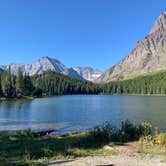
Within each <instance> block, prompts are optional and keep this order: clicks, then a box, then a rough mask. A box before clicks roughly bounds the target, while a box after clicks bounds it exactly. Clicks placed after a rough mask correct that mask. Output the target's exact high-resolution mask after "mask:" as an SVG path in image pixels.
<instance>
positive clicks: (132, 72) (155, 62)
mask: <svg viewBox="0 0 166 166" xmlns="http://www.w3.org/2000/svg"><path fill="white" fill-rule="evenodd" d="M161 69H166V11H165V12H163V13H162V14H161V15H160V16H159V17H158V19H157V20H156V22H155V24H154V26H153V28H152V30H151V31H150V33H149V34H148V35H147V36H146V37H145V38H143V39H142V40H141V41H139V42H137V44H136V46H135V48H134V49H133V50H132V51H131V53H129V54H128V55H127V56H126V57H125V58H124V59H122V60H121V61H120V62H119V63H118V64H116V65H115V66H113V67H111V68H110V69H108V70H107V71H106V72H104V73H103V74H102V75H101V76H100V77H99V78H98V79H97V81H98V82H109V81H117V80H124V79H127V78H131V77H136V76H139V75H142V74H145V73H149V72H152V71H156V70H161Z"/></svg>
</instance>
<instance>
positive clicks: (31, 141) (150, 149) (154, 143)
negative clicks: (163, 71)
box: [0, 121, 166, 166]
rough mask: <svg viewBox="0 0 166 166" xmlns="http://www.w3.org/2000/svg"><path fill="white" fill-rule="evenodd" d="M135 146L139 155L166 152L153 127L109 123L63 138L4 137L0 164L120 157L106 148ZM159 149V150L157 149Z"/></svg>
mask: <svg viewBox="0 0 166 166" xmlns="http://www.w3.org/2000/svg"><path fill="white" fill-rule="evenodd" d="M128 142H130V143H132V144H133V145H134V146H136V148H137V152H138V153H142V154H146V153H150V154H153V155H154V154H156V153H163V154H165V153H166V148H165V144H166V137H165V134H164V133H158V132H157V131H156V130H155V129H154V128H153V127H152V126H151V125H150V124H146V123H144V124H141V125H133V124H132V123H130V122H129V121H126V122H123V123H122V125H121V127H120V129H115V128H114V127H112V126H111V125H110V124H109V123H106V124H104V125H102V126H98V127H96V128H94V129H92V130H91V131H90V132H85V133H77V134H70V135H66V136H61V137H49V136H39V135H38V134H35V133H32V132H31V131H30V130H27V131H20V132H17V133H13V134H7V133H1V134H0V163H1V164H2V165H3V166H5V165H21V166H22V165H37V164H39V163H43V162H47V161H51V160H59V159H68V158H75V157H85V156H93V155H112V154H114V155H115V154H117V153H118V152H117V150H114V149H113V148H112V149H111V150H110V149H105V148H103V147H104V146H105V145H111V146H114V145H116V144H121V145H125V144H126V143H128ZM156 149H157V150H156Z"/></svg>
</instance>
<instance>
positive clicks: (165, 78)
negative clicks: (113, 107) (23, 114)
mask: <svg viewBox="0 0 166 166" xmlns="http://www.w3.org/2000/svg"><path fill="white" fill-rule="evenodd" d="M99 93H103V94H166V72H165V71H163V72H158V73H155V74H151V75H147V76H139V77H136V78H133V79H128V80H124V81H117V82H110V83H105V84H95V83H92V82H89V81H82V80H78V79H75V78H72V77H68V76H65V75H63V74H60V73H56V72H54V71H46V72H45V73H43V74H40V75H34V76H31V77H30V76H29V74H28V73H24V74H23V73H22V71H21V69H20V68H19V69H18V71H17V75H13V74H12V73H11V69H10V67H9V69H8V70H7V71H3V72H1V74H0V97H5V98H16V97H18V98H19V97H24V96H35V97H39V96H52V95H63V94H99Z"/></svg>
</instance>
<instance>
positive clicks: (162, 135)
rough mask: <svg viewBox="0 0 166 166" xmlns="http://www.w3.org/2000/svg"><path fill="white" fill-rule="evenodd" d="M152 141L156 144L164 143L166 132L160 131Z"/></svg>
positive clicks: (165, 141)
mask: <svg viewBox="0 0 166 166" xmlns="http://www.w3.org/2000/svg"><path fill="white" fill-rule="evenodd" d="M154 143H155V144H158V145H164V144H165V143H166V134H165V133H162V132H161V133H160V134H158V135H156V136H155V137H154Z"/></svg>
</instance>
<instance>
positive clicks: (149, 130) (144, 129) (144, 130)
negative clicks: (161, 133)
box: [139, 123, 153, 136]
mask: <svg viewBox="0 0 166 166" xmlns="http://www.w3.org/2000/svg"><path fill="white" fill-rule="evenodd" d="M139 131H140V135H141V136H149V135H151V136H152V134H153V127H152V125H151V124H150V123H142V124H141V125H139Z"/></svg>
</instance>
